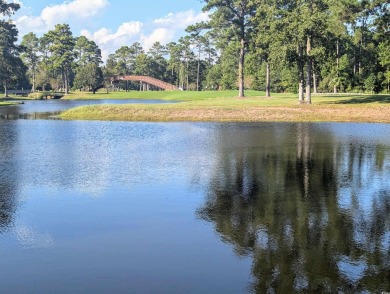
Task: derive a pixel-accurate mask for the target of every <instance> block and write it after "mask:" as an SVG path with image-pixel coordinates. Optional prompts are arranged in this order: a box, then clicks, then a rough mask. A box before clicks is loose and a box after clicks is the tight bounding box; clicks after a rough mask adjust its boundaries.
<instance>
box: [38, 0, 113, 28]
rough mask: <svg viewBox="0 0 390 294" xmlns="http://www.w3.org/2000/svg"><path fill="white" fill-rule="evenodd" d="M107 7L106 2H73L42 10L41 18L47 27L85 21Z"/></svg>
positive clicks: (89, 0) (79, 0)
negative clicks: (75, 20) (77, 20)
mask: <svg viewBox="0 0 390 294" xmlns="http://www.w3.org/2000/svg"><path fill="white" fill-rule="evenodd" d="M108 5H109V2H108V1H107V0H73V1H71V2H64V3H63V4H60V5H53V6H48V7H46V8H44V9H43V10H42V13H41V18H42V19H43V20H44V21H45V22H46V23H47V24H48V25H49V26H53V25H55V24H58V23H64V22H67V21H69V20H71V19H72V20H74V19H79V20H82V19H87V18H90V17H91V16H94V15H96V14H98V13H99V12H100V11H101V10H102V9H104V8H106V7H107V6H108Z"/></svg>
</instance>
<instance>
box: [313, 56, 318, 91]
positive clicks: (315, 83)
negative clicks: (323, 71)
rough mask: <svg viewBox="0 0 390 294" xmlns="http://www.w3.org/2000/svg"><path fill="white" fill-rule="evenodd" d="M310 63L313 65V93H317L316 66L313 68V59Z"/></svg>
mask: <svg viewBox="0 0 390 294" xmlns="http://www.w3.org/2000/svg"><path fill="white" fill-rule="evenodd" d="M312 65H313V93H314V94H317V93H318V89H317V73H316V68H315V64H314V61H313V64H312Z"/></svg>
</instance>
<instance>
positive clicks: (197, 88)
mask: <svg viewBox="0 0 390 294" xmlns="http://www.w3.org/2000/svg"><path fill="white" fill-rule="evenodd" d="M198 49H199V52H198V72H197V74H196V91H199V77H200V54H201V50H200V45H199V48H198Z"/></svg>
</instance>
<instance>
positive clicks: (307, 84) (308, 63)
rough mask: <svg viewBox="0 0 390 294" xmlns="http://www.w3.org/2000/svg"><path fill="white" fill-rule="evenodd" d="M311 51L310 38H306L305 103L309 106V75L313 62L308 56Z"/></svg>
mask: <svg viewBox="0 0 390 294" xmlns="http://www.w3.org/2000/svg"><path fill="white" fill-rule="evenodd" d="M310 51H311V37H310V36H308V37H307V43H306V54H307V66H306V97H305V100H306V103H307V104H311V75H312V64H313V60H312V57H311V56H310Z"/></svg>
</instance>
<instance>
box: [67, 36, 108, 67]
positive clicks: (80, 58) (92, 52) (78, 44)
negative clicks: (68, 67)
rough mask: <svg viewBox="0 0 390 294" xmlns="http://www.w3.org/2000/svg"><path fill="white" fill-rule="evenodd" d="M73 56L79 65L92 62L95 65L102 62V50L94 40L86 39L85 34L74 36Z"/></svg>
mask: <svg viewBox="0 0 390 294" xmlns="http://www.w3.org/2000/svg"><path fill="white" fill-rule="evenodd" d="M74 51H75V58H76V63H77V64H78V65H79V66H85V65H86V64H88V63H90V62H93V63H95V64H97V65H99V64H100V63H102V52H101V50H100V48H99V46H98V45H96V43H95V42H94V41H90V40H88V38H87V37H85V36H80V37H76V38H75V46H74Z"/></svg>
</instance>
